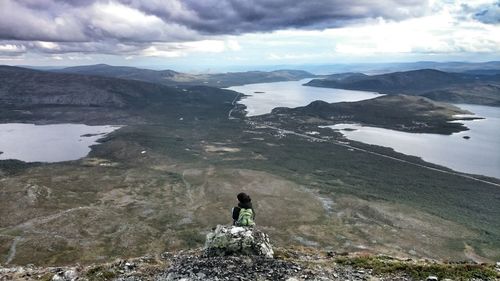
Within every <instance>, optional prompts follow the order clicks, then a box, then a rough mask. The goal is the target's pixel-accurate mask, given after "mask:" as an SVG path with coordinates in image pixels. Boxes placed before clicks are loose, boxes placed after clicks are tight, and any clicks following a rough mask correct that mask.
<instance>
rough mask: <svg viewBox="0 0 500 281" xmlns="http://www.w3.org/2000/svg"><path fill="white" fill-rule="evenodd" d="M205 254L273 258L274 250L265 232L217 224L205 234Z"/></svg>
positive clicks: (211, 255)
mask: <svg viewBox="0 0 500 281" xmlns="http://www.w3.org/2000/svg"><path fill="white" fill-rule="evenodd" d="M205 255H206V256H207V257H217V256H233V255H236V256H239V255H243V256H261V257H266V258H273V256H274V252H273V248H272V246H271V243H270V242H269V237H268V236H267V234H265V233H264V232H261V231H259V230H258V229H257V228H254V227H252V228H248V227H239V226H224V225H218V226H217V227H216V228H215V229H214V230H213V231H212V232H210V233H208V234H207V240H206V242H205Z"/></svg>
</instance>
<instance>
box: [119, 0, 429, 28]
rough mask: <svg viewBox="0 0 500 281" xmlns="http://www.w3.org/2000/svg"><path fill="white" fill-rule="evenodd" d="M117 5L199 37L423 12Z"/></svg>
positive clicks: (233, 2)
mask: <svg viewBox="0 0 500 281" xmlns="http://www.w3.org/2000/svg"><path fill="white" fill-rule="evenodd" d="M122 2H123V3H126V4H128V5H131V6H133V7H136V8H138V9H141V10H144V11H147V12H148V13H151V14H155V15H157V16H159V17H161V18H162V19H164V20H166V21H175V22H179V23H181V24H183V25H185V26H188V27H189V28H190V29H193V30H196V31H198V32H201V33H203V34H241V33H248V32H267V31H273V30H277V29H287V28H327V27H338V26H343V25H346V24H348V23H350V22H353V21H357V20H362V19H366V18H375V17H383V18H386V19H395V20H400V19H404V18H408V17H413V16H418V15H422V14H423V13H424V12H425V11H426V8H427V1H422V0H378V1H370V0H358V1H345V0H311V1H303V0H299V1H297V0H294V1H293V0H254V1H248V0H204V1H199V0H185V1H182V2H176V1H169V2H170V4H168V5H165V4H164V1H138V0H123V1H122ZM173 3H179V4H178V5H177V4H173ZM180 3H182V4H180ZM172 11H175V12H172Z"/></svg>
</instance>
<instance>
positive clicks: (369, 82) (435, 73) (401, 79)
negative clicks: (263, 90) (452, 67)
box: [306, 69, 500, 106]
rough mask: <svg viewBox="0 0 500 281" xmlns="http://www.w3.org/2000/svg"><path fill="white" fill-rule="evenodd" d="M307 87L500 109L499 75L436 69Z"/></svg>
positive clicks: (347, 77) (336, 78)
mask: <svg viewBox="0 0 500 281" xmlns="http://www.w3.org/2000/svg"><path fill="white" fill-rule="evenodd" d="M306 85H307V86H314V87H326V88H339V89H349V90H363V91H375V92H380V93H384V94H407V95H422V96H425V97H428V98H431V99H434V100H437V101H447V102H463V103H475V104H484V105H492V106H500V75H498V74H497V75H479V74H467V73H451V72H444V71H439V70H434V69H421V70H412V71H405V72H394V73H387V74H380V75H362V74H359V73H358V74H343V75H342V74H335V75H331V76H326V78H325V79H314V80H312V81H310V82H309V83H307V84H306Z"/></svg>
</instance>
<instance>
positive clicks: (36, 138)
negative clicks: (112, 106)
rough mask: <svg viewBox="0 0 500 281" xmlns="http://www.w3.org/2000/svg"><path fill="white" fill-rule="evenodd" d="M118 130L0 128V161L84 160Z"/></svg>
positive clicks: (69, 126) (60, 126)
mask: <svg viewBox="0 0 500 281" xmlns="http://www.w3.org/2000/svg"><path fill="white" fill-rule="evenodd" d="M118 128H120V126H87V125H83V124H55V125H34V124H22V123H7V124H0V136H1V137H0V151H1V152H3V153H2V154H0V160H5V159H17V160H21V161H25V162H60V161H69V160H76V159H79V158H82V157H85V156H86V155H87V154H88V153H89V152H90V146H91V145H94V144H97V142H96V141H97V140H99V139H100V138H103V137H104V136H105V135H106V134H108V133H110V132H113V131H114V130H116V129H118Z"/></svg>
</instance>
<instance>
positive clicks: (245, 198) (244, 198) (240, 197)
mask: <svg viewBox="0 0 500 281" xmlns="http://www.w3.org/2000/svg"><path fill="white" fill-rule="evenodd" d="M236 198H238V201H240V202H241V203H248V202H250V201H252V199H251V198H250V195H248V194H246V193H245V192H241V193H239V194H238V196H236Z"/></svg>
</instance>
